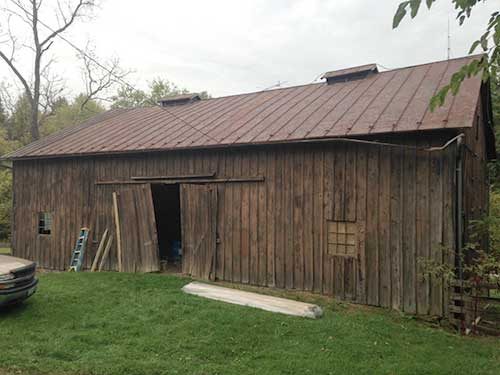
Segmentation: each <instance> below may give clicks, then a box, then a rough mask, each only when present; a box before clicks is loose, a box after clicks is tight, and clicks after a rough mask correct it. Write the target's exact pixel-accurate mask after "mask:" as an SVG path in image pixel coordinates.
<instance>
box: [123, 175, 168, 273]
mask: <svg viewBox="0 0 500 375" xmlns="http://www.w3.org/2000/svg"><path fill="white" fill-rule="evenodd" d="M114 196H115V199H116V212H115V220H116V216H117V217H118V220H116V221H115V222H116V224H117V227H118V229H119V231H118V229H117V232H119V234H120V238H119V240H120V247H121V257H120V258H121V259H119V264H121V267H119V268H120V271H123V272H157V271H159V270H160V262H159V259H158V239H157V236H156V223H155V216H154V208H153V200H152V194H151V186H150V185H149V184H144V185H142V184H141V185H137V186H132V187H130V188H127V189H124V190H123V191H120V192H115V194H114ZM119 256H120V255H119Z"/></svg>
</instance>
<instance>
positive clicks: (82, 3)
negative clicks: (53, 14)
mask: <svg viewBox="0 0 500 375" xmlns="http://www.w3.org/2000/svg"><path fill="white" fill-rule="evenodd" d="M57 3H58V7H59V9H61V8H60V2H59V1H58V2H57ZM92 6H94V2H93V1H84V0H80V1H79V2H78V4H77V5H76V6H75V7H74V9H73V11H72V12H71V15H70V16H69V18H66V17H65V16H64V12H62V11H60V12H61V15H62V17H63V21H64V22H63V25H62V26H60V27H59V28H58V29H56V30H54V31H53V32H52V33H51V34H49V36H47V37H46V38H45V39H44V40H43V41H42V42H41V43H40V45H41V46H44V45H45V44H47V43H48V42H49V41H50V40H52V39H54V38H55V37H56V36H57V35H58V34H61V33H62V32H64V31H65V30H66V29H67V28H68V27H70V26H71V25H72V24H73V22H74V21H75V19H76V18H77V17H78V16H80V11H81V10H83V8H85V7H92Z"/></svg>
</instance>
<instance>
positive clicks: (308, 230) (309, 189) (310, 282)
mask: <svg viewBox="0 0 500 375" xmlns="http://www.w3.org/2000/svg"><path fill="white" fill-rule="evenodd" d="M313 150H314V148H313V147H308V146H306V148H305V152H304V175H303V179H304V187H303V188H304V209H303V213H304V215H303V228H304V245H303V246H304V247H303V252H304V258H303V259H304V289H305V290H308V291H312V290H313V287H314V240H313V237H314V231H313V225H314V202H313V199H314V198H313V197H314V159H313Z"/></svg>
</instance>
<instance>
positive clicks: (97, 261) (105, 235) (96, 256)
mask: <svg viewBox="0 0 500 375" xmlns="http://www.w3.org/2000/svg"><path fill="white" fill-rule="evenodd" d="M107 236H108V229H106V230H105V231H104V233H103V235H102V238H101V242H100V243H99V247H98V248H97V253H96V254H95V258H94V261H93V262H92V267H91V268H90V272H95V270H96V268H97V264H98V263H99V258H100V257H101V253H102V251H103V250H104V245H105V244H106V238H107Z"/></svg>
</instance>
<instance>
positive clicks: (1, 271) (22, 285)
mask: <svg viewBox="0 0 500 375" xmlns="http://www.w3.org/2000/svg"><path fill="white" fill-rule="evenodd" d="M35 274H36V263H34V262H32V261H30V260H25V259H21V258H15V257H11V256H8V255H0V307H1V306H5V305H10V304H15V303H18V302H21V301H24V300H25V299H26V298H28V297H30V296H31V295H33V294H34V293H35V292H36V287H37V284H38V279H37V278H36V276H35Z"/></svg>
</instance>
